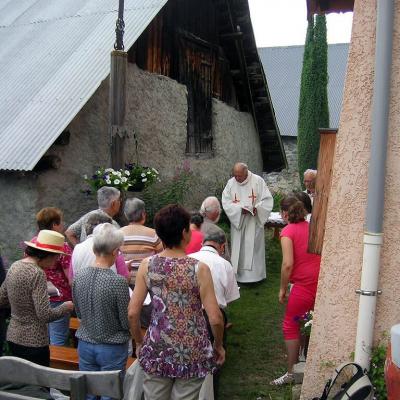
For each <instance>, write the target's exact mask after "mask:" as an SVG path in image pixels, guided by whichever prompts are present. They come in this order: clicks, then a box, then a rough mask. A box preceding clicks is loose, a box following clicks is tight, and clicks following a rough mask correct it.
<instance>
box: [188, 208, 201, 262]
mask: <svg viewBox="0 0 400 400" xmlns="http://www.w3.org/2000/svg"><path fill="white" fill-rule="evenodd" d="M203 221H204V218H203V216H202V215H201V214H200V213H198V212H192V213H191V214H190V230H191V232H192V237H191V238H190V242H189V244H188V245H187V247H186V249H185V253H186V254H192V253H196V252H198V251H199V250H200V249H201V246H202V245H203V240H204V234H203V232H202V231H201V225H202V224H203Z"/></svg>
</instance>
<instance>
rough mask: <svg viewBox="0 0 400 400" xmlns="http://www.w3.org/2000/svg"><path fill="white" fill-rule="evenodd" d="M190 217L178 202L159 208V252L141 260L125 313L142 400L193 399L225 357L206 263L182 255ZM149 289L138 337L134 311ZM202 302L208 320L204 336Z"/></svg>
mask: <svg viewBox="0 0 400 400" xmlns="http://www.w3.org/2000/svg"><path fill="white" fill-rule="evenodd" d="M189 221H190V215H189V213H188V212H187V211H186V210H184V209H183V208H182V207H180V206H178V205H170V206H167V207H164V208H163V209H162V210H160V211H159V212H158V213H157V214H156V216H155V218H154V225H155V229H156V233H157V235H158V237H159V238H160V239H161V240H162V241H163V243H164V246H165V250H164V251H162V252H161V253H159V254H158V255H155V256H152V257H149V258H147V259H145V260H144V261H142V263H141V264H140V267H139V271H138V275H137V277H136V285H135V290H134V294H133V296H132V299H131V302H130V304H129V309H128V316H129V321H130V327H131V332H132V333H133V335H134V339H135V342H136V355H137V357H138V358H139V362H140V365H141V367H142V368H143V370H144V372H145V378H144V385H143V389H144V394H145V399H146V400H149V399H151V400H164V399H165V400H167V399H174V400H178V399H185V400H191V399H193V400H194V399H198V396H199V391H200V387H201V385H202V383H203V380H204V378H205V376H206V375H207V374H208V373H210V372H213V371H215V369H216V366H217V365H222V364H223V362H224V360H225V351H224V349H223V347H222V335H223V319H222V315H221V312H220V310H219V307H218V304H217V300H216V298H215V294H214V286H213V283H212V278H211V273H210V270H209V268H208V266H207V265H205V264H203V263H201V262H198V261H197V260H195V259H193V258H190V257H187V256H186V254H185V248H186V246H187V244H188V243H189V242H190V236H191V235H190V229H189ZM148 291H149V292H150V294H151V297H152V304H153V311H152V314H151V322H150V326H149V328H148V330H147V333H146V335H145V337H144V338H143V336H142V333H141V330H140V322H139V321H140V311H141V308H142V304H143V301H144V299H145V297H146V295H147V292H148ZM202 304H203V306H204V309H205V311H206V313H207V315H208V318H209V320H210V324H211V328H212V331H213V335H214V338H215V341H214V347H213V346H212V345H211V342H210V340H209V337H208V334H207V326H206V321H205V319H204V315H203V312H202Z"/></svg>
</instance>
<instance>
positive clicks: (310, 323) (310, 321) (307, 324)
mask: <svg viewBox="0 0 400 400" xmlns="http://www.w3.org/2000/svg"><path fill="white" fill-rule="evenodd" d="M312 322H313V320H312V319H310V320H309V321H307V322H306V323H305V324H304V327H305V328H307V326H310V325H311V326H312Z"/></svg>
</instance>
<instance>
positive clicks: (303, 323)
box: [295, 310, 314, 336]
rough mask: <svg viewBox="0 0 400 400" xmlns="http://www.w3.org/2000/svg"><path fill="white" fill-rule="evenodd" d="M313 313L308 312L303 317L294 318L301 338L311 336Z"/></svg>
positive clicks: (311, 311)
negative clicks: (298, 325)
mask: <svg viewBox="0 0 400 400" xmlns="http://www.w3.org/2000/svg"><path fill="white" fill-rule="evenodd" d="M313 318H314V311H313V310H310V311H307V312H306V313H304V314H303V315H300V316H297V317H295V320H296V321H297V322H298V323H299V324H300V332H301V334H302V335H303V336H310V335H311V328H312V325H313Z"/></svg>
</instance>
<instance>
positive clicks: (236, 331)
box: [219, 232, 291, 400]
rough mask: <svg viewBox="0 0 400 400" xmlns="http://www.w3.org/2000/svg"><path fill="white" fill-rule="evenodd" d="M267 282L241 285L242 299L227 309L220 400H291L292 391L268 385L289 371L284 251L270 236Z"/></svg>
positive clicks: (267, 250)
mask: <svg viewBox="0 0 400 400" xmlns="http://www.w3.org/2000/svg"><path fill="white" fill-rule="evenodd" d="M267 236H268V239H267V241H266V242H267V248H266V254H267V279H266V280H265V281H264V282H261V283H257V284H247V285H243V284H241V285H240V286H241V288H240V295H241V297H240V299H239V300H237V301H235V302H233V303H232V304H231V305H230V306H229V307H228V318H229V321H230V322H232V323H233V327H232V328H231V329H230V330H229V331H228V344H227V358H226V362H225V365H224V367H223V369H222V374H221V383H220V396H219V397H220V399H222V400H227V399H229V400H235V399H240V400H264V399H267V400H269V399H274V400H275V399H285V400H286V399H287V400H289V399H291V387H290V386H286V387H283V388H277V387H274V386H271V385H269V382H270V381H271V380H272V379H274V378H276V377H278V376H280V375H282V374H283V373H284V372H285V371H286V356H285V346H284V341H283V337H282V329H281V325H282V317H283V312H284V306H282V305H281V304H279V303H278V291H279V281H280V265H281V250H280V244H279V240H278V239H272V238H270V235H269V232H267Z"/></svg>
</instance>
